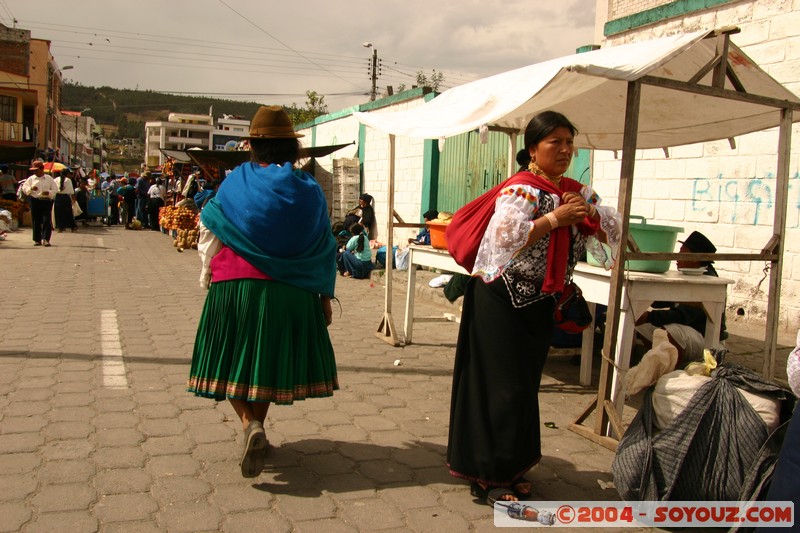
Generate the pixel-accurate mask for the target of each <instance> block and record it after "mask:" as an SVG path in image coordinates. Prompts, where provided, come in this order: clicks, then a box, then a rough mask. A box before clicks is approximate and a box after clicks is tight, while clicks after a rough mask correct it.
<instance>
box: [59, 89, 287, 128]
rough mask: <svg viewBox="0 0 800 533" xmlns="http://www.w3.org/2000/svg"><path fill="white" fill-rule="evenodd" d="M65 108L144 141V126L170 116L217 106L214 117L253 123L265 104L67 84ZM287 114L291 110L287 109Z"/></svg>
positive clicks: (63, 104) (63, 100) (62, 102)
mask: <svg viewBox="0 0 800 533" xmlns="http://www.w3.org/2000/svg"><path fill="white" fill-rule="evenodd" d="M61 98H62V99H61V105H62V109H65V110H74V111H80V110H81V109H86V108H87V107H88V108H91V111H88V112H87V113H86V114H87V115H89V116H91V117H92V118H94V120H95V122H97V123H98V124H100V125H110V126H114V127H115V128H116V130H117V133H116V135H117V136H118V137H125V138H136V139H141V140H144V123H145V122H148V121H154V120H167V116H168V115H169V113H194V114H199V115H208V113H209V108H211V107H212V106H213V115H214V117H221V116H222V115H223V114H227V115H235V116H240V117H242V118H244V119H246V120H250V119H251V118H252V117H253V115H255V113H256V111H257V110H258V108H259V107H260V105H261V104H259V103H257V102H240V101H236V100H223V99H220V98H206V97H197V96H180V95H174V94H167V93H159V92H155V91H133V90H129V89H112V88H111V87H84V86H83V85H80V84H72V83H65V84H64V86H63V90H62V96H61ZM287 112H290V114H291V110H290V109H288V108H287Z"/></svg>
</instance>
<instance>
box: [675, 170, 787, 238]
mask: <svg viewBox="0 0 800 533" xmlns="http://www.w3.org/2000/svg"><path fill="white" fill-rule="evenodd" d="M798 182H800V172H797V171H796V172H795V173H794V175H793V176H791V177H790V178H789V193H788V199H791V198H792V197H793V196H794V197H795V200H794V204H792V203H791V201H789V204H788V205H789V211H791V210H792V209H794V210H795V211H796V212H800V194H793V192H794V191H797V192H798V193H800V187H797V186H796V185H798ZM775 185H776V181H775V175H774V174H773V173H771V172H769V173H767V174H766V175H765V176H764V177H763V178H755V177H753V178H741V179H727V178H725V177H723V176H722V174H718V175H717V176H716V178H713V179H709V178H695V179H694V183H693V187H692V201H691V209H692V211H696V212H699V211H706V210H708V209H709V208H716V209H718V208H719V207H720V206H721V205H723V204H728V205H729V206H730V207H731V209H729V211H728V213H727V214H726V216H727V217H728V220H725V221H723V220H720V221H719V222H729V223H732V224H750V225H753V226H755V225H757V224H758V223H759V219H760V218H762V217H764V216H765V215H766V214H767V211H768V210H771V209H772V208H773V207H774V205H775ZM710 204H714V205H713V206H712V205H710ZM787 214H788V213H787ZM789 220H794V221H795V222H794V223H793V224H792V226H791V227H798V226H800V218H798V217H797V216H793V217H790V219H789ZM764 222H765V223H771V222H772V220H771V219H770V220H765V221H764Z"/></svg>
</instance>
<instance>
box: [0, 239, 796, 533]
mask: <svg viewBox="0 0 800 533" xmlns="http://www.w3.org/2000/svg"><path fill="white" fill-rule="evenodd" d="M52 244H53V245H52V247H51V248H44V247H33V246H32V241H31V238H30V229H29V228H23V229H21V230H20V231H17V232H14V233H12V234H10V235H9V237H8V240H6V241H5V242H2V243H0V255H2V257H3V261H4V263H5V264H6V265H7V269H6V270H7V275H6V276H5V278H4V281H3V282H2V286H3V295H4V298H3V302H2V306H3V309H4V311H5V312H6V313H7V321H6V322H5V323H4V325H3V332H2V336H0V531H24V532H33V531H48V532H49V531H58V532H62V533H66V532H92V531H102V532H117V531H120V532H122V531H124V532H149V531H170V532H172V531H174V532H179V531H226V532H239V531H241V532H252V531H270V532H280V531H287V532H288V531H296V532H304V531H314V532H319V531H325V532H326V533H335V532H340V531H342V532H344V531H375V530H383V531H436V532H437V533H444V532H448V531H453V532H456V531H458V532H460V531H488V530H492V529H494V526H493V519H492V510H491V508H489V507H488V506H485V505H478V504H476V502H475V501H474V499H473V497H472V496H470V494H469V486H468V484H467V483H465V482H463V481H460V480H457V479H455V478H452V477H450V476H449V475H448V472H447V469H446V467H445V464H444V462H445V461H444V458H445V448H446V444H447V427H448V412H449V402H450V385H451V383H450V381H451V372H452V367H453V355H454V346H455V340H456V334H457V325H456V324H454V323H448V322H431V323H419V324H418V325H415V331H414V340H415V343H414V344H412V345H409V346H406V347H398V348H395V347H392V346H390V345H389V344H387V343H385V342H383V341H381V340H380V339H378V338H377V337H376V336H375V334H374V332H375V330H376V329H377V326H378V323H379V319H380V317H381V315H382V313H383V305H384V304H383V301H384V288H383V285H382V284H381V281H380V278H379V277H378V276H376V277H374V278H373V280H372V281H370V280H352V279H345V278H339V279H338V280H337V294H338V297H339V299H340V301H341V312H339V310H338V309H337V308H336V307H334V322H333V325H332V326H331V336H332V340H333V345H334V348H335V351H336V357H337V363H338V370H339V381H340V385H341V390H339V391H337V392H336V393H335V394H334V396H333V398H328V399H315V400H308V401H304V402H297V403H295V404H294V405H293V406H291V407H287V406H273V407H272V408H271V409H270V413H269V417H268V422H269V424H268V426H267V428H266V430H267V436H268V438H269V440H270V443H271V446H272V447H273V449H272V450H271V452H270V454H269V458H268V464H267V468H266V470H265V471H264V473H263V474H262V475H261V476H260V477H258V478H255V479H252V480H248V479H244V478H242V476H241V474H240V469H239V466H238V460H239V455H240V449H241V440H242V436H241V433H242V432H241V427H240V423H239V421H238V419H237V418H236V416H235V414H234V413H233V410H232V409H231V408H230V406H229V405H228V404H227V402H219V403H217V402H214V401H211V400H206V399H200V398H195V397H194V396H192V395H191V394H189V393H187V392H186V391H185V383H186V379H187V377H188V368H189V362H190V359H191V352H192V345H193V342H194V336H195V330H196V325H197V320H198V317H199V314H200V310H201V307H202V303H203V299H204V296H205V293H204V291H203V289H201V288H200V286H199V284H198V282H197V277H198V273H199V267H200V262H199V260H198V258H197V255H196V253H194V251H192V250H187V251H185V252H183V253H177V252H176V249H175V248H174V247H173V246H172V240H171V239H170V238H168V237H167V236H166V235H163V234H160V233H156V232H150V231H125V230H123V229H122V228H121V227H113V228H106V227H101V226H97V225H95V226H90V227H86V228H80V231H79V232H78V233H74V234H72V233H63V234H61V233H56V234H54V236H53V239H52ZM398 279H401V278H398ZM401 280H402V279H401ZM394 288H395V293H394V304H395V306H394V307H395V308H394V309H393V316H394V321H395V326H396V327H400V326H402V312H403V306H404V303H405V301H404V295H405V289H406V287H405V284H403V283H395V284H394ZM452 310H453V308H452V307H450V306H447V305H446V304H445V303H444V300H442V299H437V298H434V297H430V298H428V297H425V295H419V296H418V298H417V314H421V315H424V314H428V315H436V314H438V315H441V314H442V312H452ZM731 329H732V331H733V332H734V333H735V335H734V336H733V337H732V338H731V340H729V341H728V343H729V345H731V346H733V345H736V346H738V347H739V349H738V350H733V349H732V350H733V351H735V352H740V353H741V355H740V356H739V357H741V358H742V360H743V361H744V362H745V363H748V362H749V364H750V365H752V366H758V365H760V364H761V363H760V358H759V348H758V346H759V345H758V343H757V342H755V341H752V340H751V339H748V338H746V337H744V336H743V335H744V334H745V333H746V331H744V330H742V328H741V327H738V326H737V325H736V324H735V323H734V324H732V325H731ZM759 334H760V335H762V336H763V333H759ZM752 338H755V339H757V338H758V337H757V335H755V334H754V335H753V336H752ZM789 340H793V339H789ZM783 341H784V342H788V341H786V339H783ZM748 350H749V351H748ZM786 351H787V350H785V349H784V351H783V352H782V353H784V357H785V353H786ZM395 360H399V361H400V363H401V364H400V365H395V364H394V362H395ZM784 360H785V358H784V359H782V361H784ZM781 364H782V363H779V364H778V367H779V368H780V366H781ZM597 366H599V365H598V364H595V367H597ZM595 370H597V369H596V368H595ZM596 381H597V380H596V378H595V380H594V384H595V386H596ZM595 395H596V389H594V388H592V387H582V386H580V385H579V384H578V367H577V366H574V365H573V364H572V363H571V356H570V355H554V356H552V357H551V358H550V360H549V361H548V363H547V366H546V367H545V376H544V378H543V383H542V393H541V420H542V421H543V422H544V423H547V424H546V427H543V428H542V447H543V453H544V458H543V460H542V462H541V464H540V465H539V466H537V467H536V468H534V469H533V470H532V471H531V473H530V474H529V477H530V479H531V480H532V481H533V487H534V496H535V498H534V499H542V500H617V499H618V495H617V493H616V491H615V490H614V488H613V486H609V485H607V484H608V483H610V482H611V474H610V467H611V461H612V459H613V453H612V452H611V451H609V450H607V449H605V448H603V447H601V446H599V445H596V444H594V443H592V442H590V441H589V440H587V439H585V438H583V437H580V436H578V435H577V434H575V433H573V432H571V431H569V430H567V429H566V428H567V426H568V425H569V424H570V423H571V422H572V421H573V420H574V419H575V418H576V417H577V416H578V414H579V413H580V412H581V411H583V409H584V408H585V406H586V405H587V404H588V402H589V401H591V400H592V399H593V398H595ZM633 411H634V410H633V409H627V410H626V413H627V414H628V416H632V415H633Z"/></svg>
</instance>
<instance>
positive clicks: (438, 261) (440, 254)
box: [403, 244, 469, 344]
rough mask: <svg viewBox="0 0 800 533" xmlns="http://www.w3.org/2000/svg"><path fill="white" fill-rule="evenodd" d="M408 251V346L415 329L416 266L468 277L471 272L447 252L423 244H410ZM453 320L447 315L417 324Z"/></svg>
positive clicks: (406, 337) (406, 323)
mask: <svg viewBox="0 0 800 533" xmlns="http://www.w3.org/2000/svg"><path fill="white" fill-rule="evenodd" d="M408 249H409V253H408V287H407V288H406V317H405V321H404V323H403V329H404V336H405V342H406V344H411V334H412V332H413V329H414V295H415V291H414V287H415V285H416V282H417V269H416V265H419V266H426V267H432V268H438V269H439V270H444V271H447V272H457V273H459V274H466V275H469V272H467V271H466V270H465V269H464V268H462V267H460V266H459V265H458V263H456V262H455V260H454V259H453V258H452V257H450V254H449V253H447V250H440V249H438V248H434V247H433V246H430V245H422V244H410V245H409V246H408ZM452 318H454V317H452V315H445V316H444V317H442V318H436V319H431V318H422V319H417V322H431V321H433V320H437V321H444V320H449V319H452ZM459 319H460V317H459Z"/></svg>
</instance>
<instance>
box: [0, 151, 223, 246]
mask: <svg viewBox="0 0 800 533" xmlns="http://www.w3.org/2000/svg"><path fill="white" fill-rule="evenodd" d="M29 172H31V173H30V175H29V176H28V177H27V178H26V179H24V180H20V181H18V180H17V179H16V178H15V177H14V175H13V174H12V173H11V172H10V170H9V167H8V165H0V191H1V192H2V199H3V200H8V201H19V202H23V203H25V204H27V208H28V209H30V213H31V225H32V227H33V233H32V238H33V243H34V245H35V246H45V247H49V246H51V244H50V241H51V238H52V234H53V232H54V231H55V232H57V233H62V232H64V231H66V230H69V231H71V232H77V231H78V223H79V222H80V223H81V224H82V225H84V226H86V225H87V224H88V222H89V221H91V220H98V219H100V220H102V221H103V223H104V224H106V225H108V226H113V225H117V224H122V225H124V226H125V228H126V229H150V230H152V231H161V226H160V220H159V213H160V209H161V208H162V207H165V206H167V205H184V206H187V207H189V208H190V209H193V210H196V211H199V210H200V209H201V208H202V207H203V205H204V204H205V203H206V202H208V200H210V199H211V198H213V196H214V194H215V191H216V189H217V187H218V185H219V183H218V182H216V181H209V182H205V181H204V180H201V179H199V175H200V171H199V170H198V171H196V172H195V173H193V174H192V175H191V176H190V177H189V178H184V177H182V176H180V175H175V174H170V175H169V176H168V177H166V178H164V177H162V176H161V175H155V174H153V173H151V172H150V171H144V172H142V174H141V175H138V174H136V173H125V174H122V175H119V174H114V173H111V174H106V173H103V174H98V173H97V172H96V171H90V173H89V174H88V175H84V174H83V172H82V171H81V170H79V169H71V168H69V167H66V166H65V165H62V164H60V163H58V164H57V163H52V162H50V163H45V161H43V160H41V159H36V160H34V161H33V162H32V163H31V166H30V168H29ZM195 195H196V196H197V200H198V201H197V202H196V203H195V201H194V200H195V198H194V197H195ZM97 198H99V199H100V200H101V201H102V204H103V212H93V213H90V209H89V208H90V204H89V203H90V201H91V200H92V199H97Z"/></svg>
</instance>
